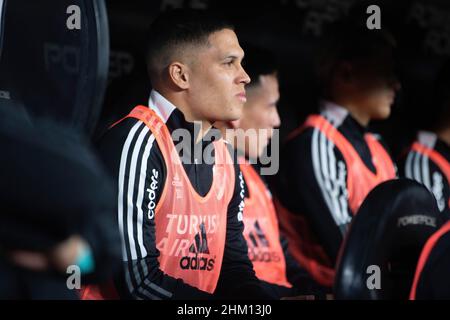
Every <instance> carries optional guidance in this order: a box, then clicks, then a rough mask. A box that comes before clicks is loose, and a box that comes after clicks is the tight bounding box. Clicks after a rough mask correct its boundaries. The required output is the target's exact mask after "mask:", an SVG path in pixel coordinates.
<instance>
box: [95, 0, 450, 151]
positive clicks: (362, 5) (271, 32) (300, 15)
mask: <svg viewBox="0 0 450 320" xmlns="http://www.w3.org/2000/svg"><path fill="white" fill-rule="evenodd" d="M132 3H133V4H132V5H131V3H130V2H125V1H123V0H108V1H107V2H106V4H107V10H108V18H109V27H110V34H111V57H112V59H111V61H110V62H111V64H110V73H109V81H110V86H109V90H108V92H107V96H106V104H105V109H104V116H103V119H107V118H105V116H106V115H108V114H110V112H111V110H115V111H114V112H113V114H117V113H126V112H127V110H128V109H129V108H131V107H132V106H133V104H134V103H145V102H146V99H147V98H148V92H149V91H150V89H147V90H145V86H146V85H143V84H142V82H143V81H146V76H145V66H144V63H143V59H142V55H141V53H142V49H143V48H144V41H145V28H146V27H147V25H148V24H149V23H150V22H151V20H152V19H153V18H154V17H155V16H156V15H157V14H158V13H159V12H160V11H161V10H167V9H169V8H175V7H193V8H200V9H210V10H217V11H219V12H221V13H222V14H224V15H225V16H226V17H227V18H228V19H230V20H231V21H232V22H233V23H234V24H235V26H236V28H237V29H236V30H237V34H238V37H239V40H240V41H241V42H247V43H250V44H255V45H259V46H262V47H265V48H267V49H269V50H270V51H272V52H273V53H274V54H275V55H276V56H277V58H278V62H279V66H280V91H281V100H280V103H279V113H280V116H281V120H282V125H281V128H280V137H281V139H283V137H285V136H286V134H287V133H288V132H289V131H290V130H292V129H293V128H295V127H296V126H298V125H299V124H300V123H301V122H302V121H303V120H304V119H305V117H306V115H308V114H309V113H311V112H314V111H315V110H316V108H317V107H316V106H317V95H316V93H315V92H316V90H315V86H314V81H313V68H312V65H313V56H314V50H313V49H314V45H315V43H316V42H317V40H318V37H320V35H321V34H322V33H323V30H324V29H325V28H326V27H327V26H328V25H329V24H331V23H332V22H334V21H336V20H337V19H339V18H342V17H344V16H346V15H348V14H349V13H350V12H353V11H357V12H359V14H360V16H361V19H362V20H363V22H362V23H365V20H366V19H367V18H368V17H369V14H367V13H366V12H365V10H366V8H367V6H369V5H371V4H377V5H378V6H379V7H380V8H381V27H382V28H388V29H389V30H390V31H391V32H392V33H393V34H394V36H395V38H396V40H397V43H398V52H397V55H398V56H397V59H398V67H399V77H400V80H401V84H402V90H401V91H400V93H399V94H398V95H397V98H396V101H395V105H394V108H393V113H392V116H391V117H390V119H389V120H387V121H384V122H383V123H374V124H373V127H374V129H375V130H377V131H379V132H380V133H382V134H383V135H384V137H385V139H386V140H387V142H388V144H389V145H390V147H391V149H392V151H393V152H394V153H395V154H398V153H399V152H400V151H401V150H402V148H403V147H405V145H406V144H407V143H408V142H409V140H410V139H412V137H413V135H414V132H415V131H416V130H417V129H419V128H423V127H424V126H427V125H428V122H429V121H430V119H431V116H432V115H433V108H434V107H433V102H432V96H433V81H434V77H435V76H436V73H437V71H438V70H439V68H440V67H441V66H442V64H443V63H444V62H445V60H446V59H447V58H448V57H449V56H450V2H448V1H406V0H405V1H398V0H396V1H370V2H367V1H355V0H339V1H338V0H284V1H283V0H270V1H242V0H241V1H236V0H227V1H217V0H216V1H207V0H204V1H183V0H179V1H177V0H172V1H133V2H132ZM136 79H142V81H140V82H141V84H140V85H139V84H137V83H136V82H137V81H136ZM449 89H450V88H449ZM114 108H115V109H114ZM100 126H101V124H100Z"/></svg>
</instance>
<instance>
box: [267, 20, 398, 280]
mask: <svg viewBox="0 0 450 320" xmlns="http://www.w3.org/2000/svg"><path fill="white" fill-rule="evenodd" d="M393 46H394V44H393V40H392V39H391V38H390V37H389V36H388V35H387V34H385V33H384V31H379V30H367V29H366V28H365V26H364V27H359V26H357V25H353V24H351V23H343V22H342V23H340V24H338V25H336V26H334V28H333V29H332V32H330V33H328V34H327V36H326V37H325V38H324V41H323V42H322V45H321V47H320V50H319V53H318V61H317V66H316V69H317V75H318V80H319V84H320V89H321V95H322V98H323V99H324V100H323V101H322V106H321V107H322V108H321V112H320V113H319V114H315V115H311V116H309V117H308V118H307V120H306V122H305V123H304V124H303V125H302V126H301V127H300V128H298V129H296V130H295V131H294V132H292V133H291V134H290V135H289V136H288V141H287V142H286V144H285V145H284V147H283V148H282V151H281V165H280V172H279V175H278V178H277V193H276V196H277V199H278V200H279V201H278V200H277V201H276V202H275V203H276V204H277V206H278V207H277V211H278V213H279V215H280V217H279V219H280V225H281V230H282V231H283V232H284V233H285V234H286V236H287V237H288V240H289V246H290V250H291V253H292V255H293V256H294V258H296V259H297V261H298V262H299V263H300V265H301V266H302V267H304V268H305V269H307V270H308V271H309V272H310V273H311V274H312V275H313V276H314V278H315V279H316V280H317V281H318V282H319V283H320V284H322V285H326V286H331V285H332V284H333V278H334V270H333V269H334V266H335V263H336V259H337V255H338V251H339V248H340V246H341V242H342V239H343V237H344V236H345V234H346V231H347V228H348V226H349V224H350V222H351V220H352V217H353V216H354V215H355V214H356V213H357V211H358V209H359V206H360V205H361V203H362V201H363V200H364V198H365V197H366V195H367V194H368V193H369V192H370V191H371V190H372V189H373V188H374V187H375V186H376V185H378V184H379V183H381V182H383V181H385V180H388V179H393V178H395V177H396V168H395V165H394V163H393V161H392V160H391V157H390V155H389V154H388V152H387V151H386V148H385V147H384V146H383V144H382V143H380V141H379V140H380V137H379V136H377V135H374V134H372V133H370V132H369V130H368V125H369V122H370V121H371V120H375V119H386V118H387V117H389V114H390V111H391V105H392V103H393V101H394V97H395V92H396V90H397V89H398V88H399V83H398V82H397V80H396V77H395V76H394V63H393Z"/></svg>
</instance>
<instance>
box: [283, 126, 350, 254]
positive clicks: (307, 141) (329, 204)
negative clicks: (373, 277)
mask: <svg viewBox="0 0 450 320" xmlns="http://www.w3.org/2000/svg"><path fill="white" fill-rule="evenodd" d="M277 194H278V196H279V198H280V200H281V202H282V203H283V204H284V205H285V206H286V207H287V208H288V209H289V210H290V211H291V212H293V213H298V214H302V215H304V216H305V217H306V219H307V221H308V222H309V223H310V226H311V228H312V230H313V232H314V233H315V234H316V235H317V236H318V239H319V241H320V242H321V244H322V245H323V247H324V249H325V251H326V253H327V254H328V256H329V257H330V258H331V260H332V261H336V258H337V255H338V251H339V247H340V244H341V242H342V239H343V235H344V234H345V232H346V230H347V228H348V225H349V223H350V221H351V217H352V213H351V209H350V205H349V203H348V195H347V167H346V164H345V161H344V160H343V156H342V154H341V153H340V152H339V151H338V150H337V148H336V147H335V146H334V144H333V143H332V142H331V141H330V140H328V139H327V138H326V137H325V135H323V134H322V133H320V131H319V130H315V129H308V130H306V131H305V132H303V133H302V134H301V135H299V136H297V137H296V138H294V139H293V140H290V141H289V142H288V143H287V145H285V147H284V148H283V154H282V164H281V166H280V173H279V181H278V186H277Z"/></svg>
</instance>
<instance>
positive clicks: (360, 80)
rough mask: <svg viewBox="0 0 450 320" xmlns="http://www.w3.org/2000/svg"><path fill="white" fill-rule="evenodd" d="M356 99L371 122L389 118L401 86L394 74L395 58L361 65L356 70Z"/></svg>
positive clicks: (388, 56) (373, 60) (385, 56)
mask: <svg viewBox="0 0 450 320" xmlns="http://www.w3.org/2000/svg"><path fill="white" fill-rule="evenodd" d="M356 78H357V81H356V87H355V92H356V94H355V99H357V105H358V106H359V107H361V108H362V109H364V111H365V112H366V113H367V114H368V116H369V117H370V119H371V120H382V119H386V118H388V117H389V115H390V113H391V106H392V104H393V103H394V99H395V93H396V91H398V90H399V88H400V84H399V82H398V80H397V79H396V76H395V72H394V63H393V58H392V56H390V55H389V54H387V53H386V54H385V55H381V56H379V57H376V58H373V59H370V60H368V61H365V62H364V63H361V64H360V65H359V66H358V67H357V70H356Z"/></svg>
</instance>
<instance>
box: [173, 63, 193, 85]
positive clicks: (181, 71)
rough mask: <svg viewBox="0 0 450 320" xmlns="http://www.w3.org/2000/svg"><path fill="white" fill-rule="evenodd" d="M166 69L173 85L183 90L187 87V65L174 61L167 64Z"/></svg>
mask: <svg viewBox="0 0 450 320" xmlns="http://www.w3.org/2000/svg"><path fill="white" fill-rule="evenodd" d="M168 71H169V79H170V81H171V82H172V83H173V84H174V85H176V86H177V87H179V88H180V89H183V90H184V89H187V88H189V72H188V71H189V68H188V67H187V65H185V64H183V63H181V62H178V61H175V62H172V63H171V64H170V65H169V68H168Z"/></svg>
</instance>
